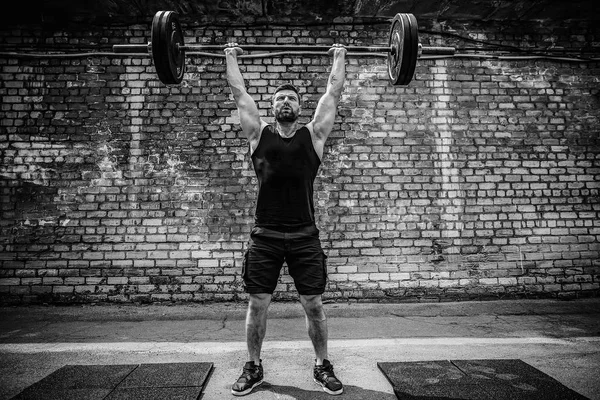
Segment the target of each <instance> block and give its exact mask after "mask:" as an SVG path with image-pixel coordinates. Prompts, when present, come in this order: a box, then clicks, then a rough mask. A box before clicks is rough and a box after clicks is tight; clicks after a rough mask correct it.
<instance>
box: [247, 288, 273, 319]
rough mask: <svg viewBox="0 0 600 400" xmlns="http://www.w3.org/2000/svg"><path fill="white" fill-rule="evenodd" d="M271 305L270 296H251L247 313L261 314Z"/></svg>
mask: <svg viewBox="0 0 600 400" xmlns="http://www.w3.org/2000/svg"><path fill="white" fill-rule="evenodd" d="M269 303H271V295H270V294H268V293H258V294H251V295H250V301H249V302H248V311H249V312H250V313H251V314H255V315H258V314H262V313H264V312H266V311H267V308H268V307H269Z"/></svg>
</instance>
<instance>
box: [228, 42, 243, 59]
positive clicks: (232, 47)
mask: <svg viewBox="0 0 600 400" xmlns="http://www.w3.org/2000/svg"><path fill="white" fill-rule="evenodd" d="M223 51H224V52H225V55H228V54H235V55H236V56H240V55H242V54H244V50H242V48H241V47H239V45H238V44H237V43H235V42H230V43H227V45H225V49H224V50H223Z"/></svg>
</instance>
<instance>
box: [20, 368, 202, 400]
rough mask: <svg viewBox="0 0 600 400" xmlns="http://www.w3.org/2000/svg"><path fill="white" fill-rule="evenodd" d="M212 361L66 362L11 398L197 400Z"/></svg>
mask: <svg viewBox="0 0 600 400" xmlns="http://www.w3.org/2000/svg"><path fill="white" fill-rule="evenodd" d="M212 368H213V363H174V364H132V365H65V366H64V367H62V368H59V369H58V370H56V371H54V372H53V373H51V374H50V375H48V376H46V377H45V378H43V379H41V380H40V381H38V382H36V383H34V384H33V385H31V386H29V387H27V388H26V389H24V390H23V391H22V392H21V393H19V394H18V395H16V396H15V397H13V398H12V400H38V399H40V400H41V399H44V400H71V399H73V400H76V399H77V400H81V399H86V400H96V399H97V400H121V399H129V400H137V399H140V400H141V399H144V400H154V399H157V400H158V399H161V400H164V399H169V398H170V399H179V400H197V399H199V398H200V395H201V393H202V389H203V388H204V386H205V385H206V383H207V382H208V377H209V375H210V372H211V371H212Z"/></svg>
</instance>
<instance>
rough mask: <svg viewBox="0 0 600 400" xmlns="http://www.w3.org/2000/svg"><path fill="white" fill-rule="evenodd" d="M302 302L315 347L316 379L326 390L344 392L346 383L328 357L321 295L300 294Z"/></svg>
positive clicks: (333, 392)
mask: <svg viewBox="0 0 600 400" xmlns="http://www.w3.org/2000/svg"><path fill="white" fill-rule="evenodd" d="M300 302H301V303H302V306H304V312H305V313H306V325H307V326H308V335H309V336H310V340H312V343H313V347H314V348H315V355H316V360H315V367H314V369H313V377H314V380H315V382H317V383H318V384H319V385H321V387H322V388H323V390H324V391H325V392H327V393H329V394H334V395H337V394H342V393H343V392H344V385H342V382H340V380H339V379H338V378H337V377H336V376H335V374H334V373H333V365H331V362H329V360H328V359H327V318H326V316H325V311H324V310H323V301H322V299H321V295H320V294H318V295H310V296H308V295H300Z"/></svg>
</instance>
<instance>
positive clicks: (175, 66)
mask: <svg viewBox="0 0 600 400" xmlns="http://www.w3.org/2000/svg"><path fill="white" fill-rule="evenodd" d="M163 21H164V22H165V25H164V27H163V29H164V30H163V38H164V39H165V44H166V46H165V47H166V49H167V55H168V57H167V61H168V64H167V65H168V67H169V72H168V77H169V82H168V83H172V84H176V83H181V81H182V80H183V74H184V72H185V51H184V50H183V49H180V48H179V47H178V45H179V46H183V44H184V43H183V31H182V30H181V25H180V24H179V17H178V14H177V13H176V12H174V11H167V12H166V15H165V16H163Z"/></svg>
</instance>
